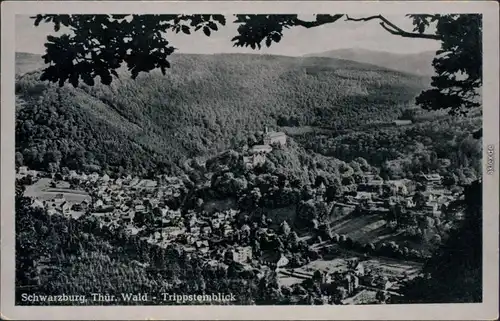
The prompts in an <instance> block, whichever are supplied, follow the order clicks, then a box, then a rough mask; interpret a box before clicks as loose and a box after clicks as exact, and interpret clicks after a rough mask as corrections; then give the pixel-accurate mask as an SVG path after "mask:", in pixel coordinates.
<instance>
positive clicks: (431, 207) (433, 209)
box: [423, 201, 440, 214]
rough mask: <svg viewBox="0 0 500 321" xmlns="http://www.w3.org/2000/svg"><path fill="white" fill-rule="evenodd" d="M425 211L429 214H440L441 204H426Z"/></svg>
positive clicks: (432, 202)
mask: <svg viewBox="0 0 500 321" xmlns="http://www.w3.org/2000/svg"><path fill="white" fill-rule="evenodd" d="M423 209H424V210H425V211H427V212H429V213H432V214H438V213H440V206H439V203H437V202H434V201H431V202H427V203H425V205H424V207H423Z"/></svg>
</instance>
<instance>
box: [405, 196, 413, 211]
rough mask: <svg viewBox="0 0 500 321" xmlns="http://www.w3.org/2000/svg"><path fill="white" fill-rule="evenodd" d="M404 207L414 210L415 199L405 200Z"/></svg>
mask: <svg viewBox="0 0 500 321" xmlns="http://www.w3.org/2000/svg"><path fill="white" fill-rule="evenodd" d="M404 205H405V207H407V208H413V207H415V202H414V201H413V197H407V198H405V202H404Z"/></svg>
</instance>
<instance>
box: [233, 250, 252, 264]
mask: <svg viewBox="0 0 500 321" xmlns="http://www.w3.org/2000/svg"><path fill="white" fill-rule="evenodd" d="M231 254H232V259H233V261H235V262H238V263H246V262H248V261H249V260H251V259H252V247H251V246H244V247H243V246H239V247H237V248H235V249H234V250H233V251H232V253H231Z"/></svg>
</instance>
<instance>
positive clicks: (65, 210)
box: [60, 202, 71, 214]
mask: <svg viewBox="0 0 500 321" xmlns="http://www.w3.org/2000/svg"><path fill="white" fill-rule="evenodd" d="M60 209H61V212H63V214H69V213H70V212H71V206H70V205H69V204H68V202H64V203H62V204H61V205H60Z"/></svg>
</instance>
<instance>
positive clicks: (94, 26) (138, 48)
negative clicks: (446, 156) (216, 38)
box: [33, 14, 482, 114]
mask: <svg viewBox="0 0 500 321" xmlns="http://www.w3.org/2000/svg"><path fill="white" fill-rule="evenodd" d="M235 17H236V19H235V20H234V23H235V24H236V25H238V27H237V35H236V36H235V37H234V38H232V40H231V41H232V42H233V45H234V46H236V47H251V48H252V49H260V48H262V46H263V45H265V46H267V47H270V46H271V45H272V44H273V43H279V42H280V41H281V39H282V38H283V37H284V33H285V30H286V29H290V28H296V27H302V28H314V27H318V26H321V25H325V24H331V23H335V22H336V21H338V20H340V19H341V18H344V19H345V20H347V21H352V22H365V21H370V20H377V21H379V23H380V26H381V28H383V29H384V30H386V31H387V32H389V33H391V34H393V35H395V36H398V37H405V38H420V39H431V40H436V41H439V42H441V49H440V50H438V51H437V52H436V57H435V58H434V61H433V66H434V68H435V71H436V75H435V76H434V77H432V88H431V89H429V90H426V91H424V92H422V93H421V94H420V95H419V96H418V97H417V99H416V102H417V104H418V105H420V106H422V107H423V108H424V109H427V110H438V109H447V110H449V111H450V113H452V114H456V113H460V114H466V113H467V112H468V111H469V110H470V109H471V108H474V107H477V106H479V101H478V95H479V88H480V87H481V84H482V39H481V37H482V20H481V15H479V14H445V15H443V14H432V15H429V14H419V15H415V14H411V15H407V17H408V18H409V19H411V20H412V23H413V26H414V28H413V30H411V31H407V30H403V29H401V28H400V27H398V26H397V25H395V24H394V23H392V22H391V21H389V19H387V18H386V17H384V16H382V15H374V16H369V17H362V18H352V17H349V16H348V15H344V14H334V15H325V14H318V15H315V18H314V20H303V19H300V18H299V17H298V15H235ZM33 19H34V20H35V25H36V26H38V25H39V24H40V23H41V22H46V23H52V24H53V25H54V30H55V31H59V30H60V29H61V27H65V28H66V29H67V30H68V32H66V33H64V34H62V35H61V36H57V37H56V36H48V37H47V43H46V44H45V47H46V53H45V55H44V56H43V58H44V60H45V63H47V64H49V66H48V67H47V68H46V69H45V70H44V73H43V75H42V76H41V78H42V80H48V81H51V82H55V83H59V85H60V86H63V85H64V83H66V82H69V83H71V84H72V85H73V86H78V84H79V82H80V81H83V82H84V83H86V84H87V85H90V86H92V85H93V84H94V81H95V78H97V77H99V78H100V81H101V82H102V83H103V84H107V85H109V84H110V83H111V82H112V81H113V76H114V77H118V74H117V72H116V70H117V69H118V68H119V67H120V66H121V65H122V64H123V63H125V64H126V65H127V67H128V70H129V71H130V73H131V76H132V78H136V77H137V76H138V75H139V73H140V72H149V71H151V70H153V69H160V70H161V71H162V72H163V73H165V72H166V69H167V68H169V67H170V63H169V61H168V57H169V56H170V55H171V54H172V53H174V52H175V50H176V48H175V47H173V46H172V45H171V44H170V43H169V41H168V34H169V33H171V32H175V33H180V32H182V33H185V34H186V35H189V34H191V33H192V32H196V31H202V32H203V33H204V34H205V35H207V36H210V35H211V34H212V33H214V32H217V31H218V30H219V29H220V27H221V26H224V25H225V24H226V17H224V16H223V15H37V16H36V17H33ZM432 27H435V32H433V33H432V32H431V31H430V30H431V28H432Z"/></svg>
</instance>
